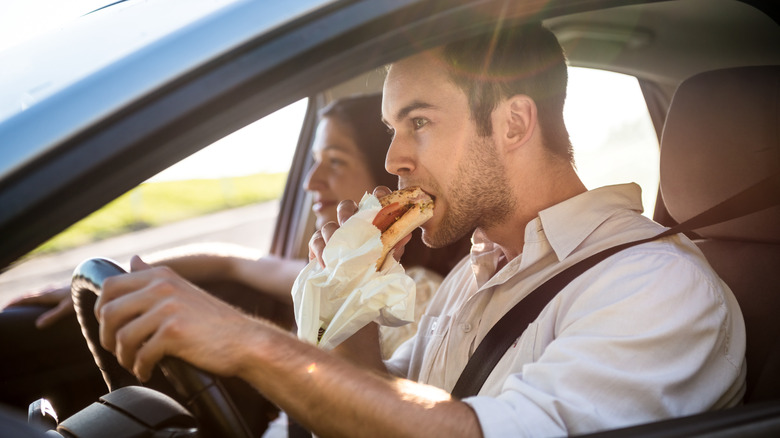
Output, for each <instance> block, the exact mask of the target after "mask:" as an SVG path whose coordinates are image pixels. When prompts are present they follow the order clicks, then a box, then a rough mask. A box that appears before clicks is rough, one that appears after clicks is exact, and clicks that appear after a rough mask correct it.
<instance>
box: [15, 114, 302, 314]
mask: <svg viewBox="0 0 780 438" xmlns="http://www.w3.org/2000/svg"><path fill="white" fill-rule="evenodd" d="M306 106H307V100H301V101H299V102H296V103H294V104H292V105H290V106H288V107H286V108H283V109H280V110H279V111H277V112H275V113H273V114H271V115H268V116H267V117H264V118H263V119H261V120H258V121H257V122H255V123H253V124H250V125H248V126H246V127H245V128H243V129H240V130H238V131H236V132H234V133H232V134H230V135H228V136H226V137H224V138H223V139H221V140H219V141H217V142H215V143H213V144H212V145H210V146H208V147H206V148H204V149H203V150H201V151H199V152H197V153H195V154H193V155H191V156H190V157H188V158H186V159H184V160H182V161H180V162H179V163H177V164H175V165H173V166H171V167H170V168H168V169H166V170H164V171H163V172H161V173H159V174H158V175H156V176H154V177H152V178H150V179H149V180H148V181H146V182H145V183H143V184H141V185H139V186H138V187H136V188H134V189H132V190H131V191H129V192H127V193H125V194H124V195H122V196H120V197H119V198H117V199H116V200H114V201H112V202H111V203H109V204H108V205H106V206H105V207H103V208H102V209H100V210H98V211H96V212H95V213H93V214H91V215H90V216H88V217H86V218H84V219H83V220H81V221H79V222H78V223H76V224H74V225H73V226H71V227H70V228H68V229H67V230H65V231H63V232H62V233H60V234H59V235H58V236H55V237H54V238H53V239H51V240H50V241H48V242H46V243H44V244H43V245H41V247H39V248H38V249H36V250H35V251H33V252H32V253H31V254H30V255H28V256H27V257H26V258H25V260H24V261H23V262H21V263H17V264H16V265H15V266H14V267H13V268H12V269H9V270H8V271H6V272H5V273H3V274H2V275H0V305H2V303H4V302H7V301H8V300H10V299H11V298H14V297H15V296H18V295H20V294H23V293H27V292H36V291H38V290H40V289H41V288H44V287H47V286H49V285H52V286H62V285H64V284H67V282H69V281H70V275H71V273H72V272H73V269H74V268H75V267H76V266H77V265H78V264H79V263H81V262H82V261H83V260H85V259H87V258H91V257H98V256H100V257H108V258H111V259H114V260H116V261H118V262H120V263H126V262H127V261H128V260H129V258H130V257H131V256H132V255H133V254H140V255H144V254H150V253H154V252H158V251H163V250H170V249H172V248H181V247H182V246H183V245H191V244H202V243H205V242H209V243H211V242H220V243H226V244H236V245H241V246H243V247H245V248H248V249H251V250H253V251H254V252H253V255H254V254H257V255H260V254H262V253H265V252H267V251H268V249H269V248H270V244H271V238H272V233H273V230H274V226H275V225H276V217H277V216H278V211H279V200H280V198H281V196H282V193H283V191H284V185H285V183H286V181H287V172H288V170H289V168H290V164H291V162H292V157H293V154H294V153H295V148H296V145H297V141H298V136H299V134H300V130H301V126H302V123H303V118H304V116H305V113H306Z"/></svg>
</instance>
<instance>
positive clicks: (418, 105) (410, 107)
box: [382, 100, 435, 125]
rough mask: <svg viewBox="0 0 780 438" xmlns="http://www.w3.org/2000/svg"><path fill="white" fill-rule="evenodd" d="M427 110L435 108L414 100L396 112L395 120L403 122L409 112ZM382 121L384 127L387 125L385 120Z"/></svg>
mask: <svg viewBox="0 0 780 438" xmlns="http://www.w3.org/2000/svg"><path fill="white" fill-rule="evenodd" d="M428 108H435V106H434V105H431V104H430V103H427V102H421V101H419V100H415V101H414V102H412V103H410V104H409V105H406V106H405V107H403V108H401V109H400V110H398V112H397V113H395V120H403V119H404V118H406V116H408V115H409V113H410V112H412V111H414V110H417V109H428ZM382 121H383V122H384V123H385V125H389V123H388V122H387V120H385V118H384V117H382Z"/></svg>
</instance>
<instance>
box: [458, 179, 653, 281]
mask: <svg viewBox="0 0 780 438" xmlns="http://www.w3.org/2000/svg"><path fill="white" fill-rule="evenodd" d="M625 209H629V210H634V211H637V212H640V213H641V212H642V189H641V188H640V187H639V186H638V185H637V184H634V183H630V184H620V185H614V186H606V187H601V188H598V189H594V190H590V191H587V192H585V193H582V194H580V195H577V196H575V197H573V198H570V199H567V200H566V201H563V202H561V203H559V204H556V205H554V206H552V207H549V208H547V209H545V210H542V211H540V212H539V216H538V217H537V218H536V219H534V220H532V221H531V222H529V223H528V225H526V227H525V230H524V239H525V244H524V247H528V246H529V245H534V244H538V243H539V242H540V241H544V240H546V241H547V242H548V243H549V245H550V247H552V249H553V251H554V252H555V255H556V257H557V258H558V260H559V261H561V260H563V259H565V258H566V257H567V256H568V255H569V254H571V253H572V251H574V250H575V249H576V248H577V247H578V246H580V245H581V244H582V242H583V241H584V240H585V239H586V238H587V237H588V236H589V235H590V234H591V233H593V231H594V230H595V229H596V228H597V227H598V226H599V225H601V224H602V223H604V221H606V220H607V218H609V217H610V216H612V215H613V214H615V212H616V211H618V210H625ZM572 218H576V220H573V219H572ZM471 242H472V247H471V268H472V270H473V272H474V275H475V277H476V281H477V284H478V285H480V286H482V285H484V284H485V283H486V282H487V281H488V280H490V279H491V277H493V275H494V274H495V272H496V267H497V266H498V263H499V260H500V259H501V257H502V256H503V255H504V254H503V251H502V250H501V247H499V246H498V245H496V244H495V243H493V242H492V241H490V240H489V239H488V238H487V236H485V234H484V233H483V232H482V231H481V230H479V229H478V230H476V231H475V232H474V234H473V236H472V238H471ZM523 253H526V248H524V249H523ZM521 256H522V255H521ZM516 263H519V260H513V261H512V263H511V264H513V265H514V264H516ZM518 266H519V265H518ZM491 283H492V282H491Z"/></svg>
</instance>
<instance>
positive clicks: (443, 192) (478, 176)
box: [382, 51, 508, 247]
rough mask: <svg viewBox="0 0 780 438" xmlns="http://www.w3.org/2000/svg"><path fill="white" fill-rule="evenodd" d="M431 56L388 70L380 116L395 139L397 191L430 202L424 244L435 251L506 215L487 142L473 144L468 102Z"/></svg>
mask: <svg viewBox="0 0 780 438" xmlns="http://www.w3.org/2000/svg"><path fill="white" fill-rule="evenodd" d="M437 55H438V54H437V52H435V51H431V52H425V53H422V54H419V55H416V56H414V57H411V58H407V59H405V60H403V61H399V62H398V63H396V64H393V66H392V67H391V68H390V71H389V72H388V75H387V79H386V80H385V86H384V96H383V102H382V116H383V118H384V120H385V123H386V124H387V125H388V127H390V129H391V130H392V131H393V132H394V136H393V142H392V143H391V145H390V149H389V150H388V153H387V161H386V163H385V165H386V168H387V170H388V172H390V173H394V174H396V175H398V176H399V177H400V182H399V184H400V187H407V186H412V185H418V186H420V187H422V189H423V190H425V191H426V192H428V193H429V194H431V195H432V196H434V198H435V203H436V207H435V209H434V215H433V218H432V219H431V220H430V221H428V222H427V223H426V224H425V225H424V226H423V227H422V228H423V240H424V241H425V243H426V244H428V245H430V246H433V247H440V246H444V245H447V244H449V243H452V242H454V241H455V240H456V239H458V238H460V237H462V236H463V235H465V234H466V233H470V232H471V231H473V230H474V228H476V227H481V228H485V227H490V226H492V225H495V224H497V223H500V222H501V221H502V220H503V219H504V218H505V217H506V214H507V208H508V206H507V203H506V202H505V200H506V195H507V193H508V184H507V182H506V177H505V174H504V167H503V165H502V163H501V160H500V157H499V156H498V154H497V151H496V148H495V145H494V141H493V138H492V137H484V138H483V137H479V136H478V135H477V131H476V127H475V125H474V122H473V120H472V119H471V115H470V111H469V106H468V100H467V98H466V95H465V94H464V93H463V91H462V90H461V89H460V88H458V87H457V86H455V84H454V83H452V81H450V79H449V76H448V75H447V70H446V68H445V65H444V64H443V63H442V61H441V60H440V59H439V58H438V57H437Z"/></svg>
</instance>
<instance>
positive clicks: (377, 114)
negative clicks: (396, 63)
mask: <svg viewBox="0 0 780 438" xmlns="http://www.w3.org/2000/svg"><path fill="white" fill-rule="evenodd" d="M319 116H320V119H322V118H324V117H328V118H333V119H336V120H338V121H339V122H341V123H342V124H343V125H344V126H346V127H347V128H349V130H350V131H351V134H352V137H353V138H354V139H355V143H356V144H357V147H358V149H360V151H361V152H362V153H363V156H364V157H365V160H366V166H367V167H368V170H369V172H370V173H371V176H372V177H373V178H374V181H376V183H377V184H378V185H383V186H387V187H389V188H390V189H392V190H395V189H397V188H398V177H397V176H395V175H393V174H390V173H388V172H387V170H385V157H386V156H387V149H388V148H389V147H390V141H391V140H392V138H391V137H390V133H388V132H387V126H385V124H384V123H382V95H381V94H370V95H360V96H351V97H344V98H341V99H338V100H335V101H333V102H331V103H330V104H328V105H327V106H326V107H324V108H323V109H322V110H320V112H319Z"/></svg>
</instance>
